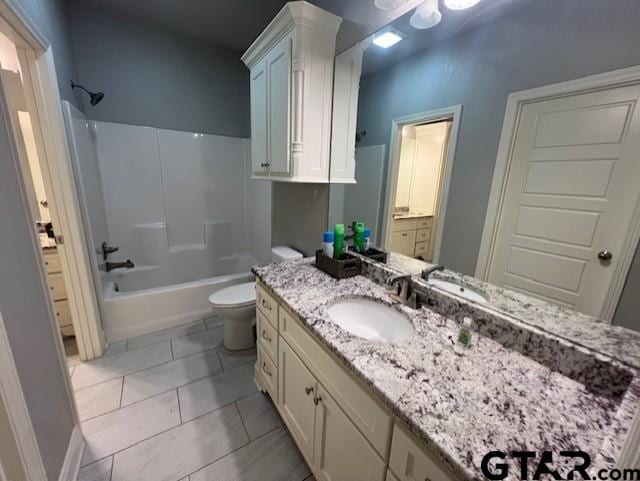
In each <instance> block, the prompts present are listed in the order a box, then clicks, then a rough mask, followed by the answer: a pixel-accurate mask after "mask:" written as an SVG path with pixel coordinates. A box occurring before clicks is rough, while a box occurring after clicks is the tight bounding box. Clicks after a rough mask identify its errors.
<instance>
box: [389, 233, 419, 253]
mask: <svg viewBox="0 0 640 481" xmlns="http://www.w3.org/2000/svg"><path fill="white" fill-rule="evenodd" d="M415 246H416V231H415V230H411V231H405V232H392V233H391V250H392V251H394V252H399V253H400V254H404V255H405V256H410V257H413V253H414V250H415Z"/></svg>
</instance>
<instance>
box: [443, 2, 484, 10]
mask: <svg viewBox="0 0 640 481" xmlns="http://www.w3.org/2000/svg"><path fill="white" fill-rule="evenodd" d="M478 3H480V0H444V4H445V5H446V6H447V8H450V9H451V10H464V9H465V8H470V7H473V6H474V5H476V4H478Z"/></svg>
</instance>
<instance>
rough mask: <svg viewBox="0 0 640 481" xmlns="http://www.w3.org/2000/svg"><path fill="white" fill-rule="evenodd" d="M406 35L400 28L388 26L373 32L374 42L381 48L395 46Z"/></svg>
mask: <svg viewBox="0 0 640 481" xmlns="http://www.w3.org/2000/svg"><path fill="white" fill-rule="evenodd" d="M404 37H405V35H404V33H402V32H400V31H399V30H396V29H392V28H388V29H385V30H383V31H380V32H377V33H374V34H373V43H374V44H375V45H377V46H378V47H381V48H389V47H393V46H394V45H395V44H396V43H398V42H399V41H400V40H402V39H403V38H404Z"/></svg>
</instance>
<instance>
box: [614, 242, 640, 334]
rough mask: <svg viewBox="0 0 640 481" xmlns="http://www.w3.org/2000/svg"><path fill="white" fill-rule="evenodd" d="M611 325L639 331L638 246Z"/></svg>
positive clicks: (639, 258) (639, 276) (639, 284)
mask: <svg viewBox="0 0 640 481" xmlns="http://www.w3.org/2000/svg"><path fill="white" fill-rule="evenodd" d="M613 323H614V324H619V325H621V326H624V327H628V328H630V329H634V330H636V331H640V245H639V246H638V247H637V249H636V255H635V257H634V258H633V261H632V263H631V269H630V270H629V275H628V276H627V282H626V283H625V285H624V290H623V291H622V297H621V298H620V302H619V303H618V308H617V309H616V315H615V316H614V318H613Z"/></svg>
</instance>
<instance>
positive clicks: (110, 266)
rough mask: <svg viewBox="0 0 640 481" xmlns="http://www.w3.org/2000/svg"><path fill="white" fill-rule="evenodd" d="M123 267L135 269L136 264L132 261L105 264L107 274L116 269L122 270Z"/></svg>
mask: <svg viewBox="0 0 640 481" xmlns="http://www.w3.org/2000/svg"><path fill="white" fill-rule="evenodd" d="M121 267H125V268H127V269H133V268H134V267H135V265H134V263H133V262H131V259H127V260H126V261H124V262H109V261H107V262H105V263H104V269H105V270H106V271H107V272H111V271H112V270H114V269H120V268H121Z"/></svg>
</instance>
